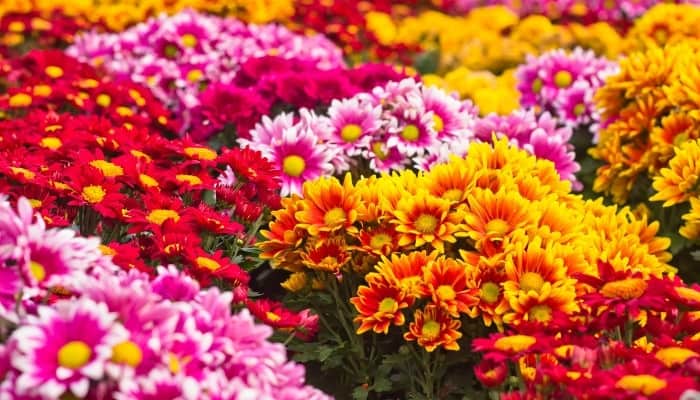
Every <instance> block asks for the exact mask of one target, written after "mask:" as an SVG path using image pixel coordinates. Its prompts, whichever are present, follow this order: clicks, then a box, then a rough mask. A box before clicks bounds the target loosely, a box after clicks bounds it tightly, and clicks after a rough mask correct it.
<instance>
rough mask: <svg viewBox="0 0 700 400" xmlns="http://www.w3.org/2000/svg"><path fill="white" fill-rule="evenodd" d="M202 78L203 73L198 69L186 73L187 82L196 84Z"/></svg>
mask: <svg viewBox="0 0 700 400" xmlns="http://www.w3.org/2000/svg"><path fill="white" fill-rule="evenodd" d="M203 77H204V73H203V72H202V71H201V70H199V69H193V70H191V71H190V72H188V73H187V80H188V81H190V82H197V81H199V80H201V79H202V78H203Z"/></svg>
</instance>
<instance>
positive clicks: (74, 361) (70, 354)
mask: <svg viewBox="0 0 700 400" xmlns="http://www.w3.org/2000/svg"><path fill="white" fill-rule="evenodd" d="M90 357H92V349H90V346H88V345H87V343H85V342H83V341H80V340H73V341H71V342H68V343H66V344H64V345H63V346H61V348H60V349H59V350H58V365H60V366H62V367H65V368H69V369H78V368H81V367H83V366H84V365H85V364H87V363H88V361H90Z"/></svg>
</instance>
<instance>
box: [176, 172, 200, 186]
mask: <svg viewBox="0 0 700 400" xmlns="http://www.w3.org/2000/svg"><path fill="white" fill-rule="evenodd" d="M175 179H176V180H177V181H178V182H184V183H187V184H189V185H201V184H202V180H201V179H199V177H198V176H195V175H188V174H177V175H175Z"/></svg>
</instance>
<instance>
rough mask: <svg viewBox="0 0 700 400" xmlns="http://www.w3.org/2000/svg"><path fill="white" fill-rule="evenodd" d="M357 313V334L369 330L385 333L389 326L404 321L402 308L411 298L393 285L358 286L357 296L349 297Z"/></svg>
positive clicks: (406, 306)
mask: <svg viewBox="0 0 700 400" xmlns="http://www.w3.org/2000/svg"><path fill="white" fill-rule="evenodd" d="M350 303H352V304H353V305H354V306H355V309H357V312H358V313H359V315H358V316H357V317H355V322H357V323H360V327H359V328H357V334H358V335H361V334H363V333H365V332H367V331H369V330H373V331H374V332H376V333H383V334H387V333H388V332H389V326H390V325H392V324H393V325H395V326H401V325H403V324H404V323H405V322H406V317H405V316H404V315H403V312H402V310H403V309H405V308H408V307H410V306H411V305H412V304H413V300H412V299H411V298H409V297H407V296H406V294H405V293H404V292H403V291H402V290H400V289H398V288H395V287H391V286H384V285H371V284H370V286H360V287H359V288H358V289H357V297H353V298H351V299H350Z"/></svg>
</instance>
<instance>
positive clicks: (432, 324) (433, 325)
mask: <svg viewBox="0 0 700 400" xmlns="http://www.w3.org/2000/svg"><path fill="white" fill-rule="evenodd" d="M420 334H421V336H423V337H424V338H426V339H435V338H436V337H438V336H439V335H440V324H439V323H438V322H437V321H433V320H432V319H430V320H427V321H425V323H424V324H423V327H422V328H421V330H420Z"/></svg>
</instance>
